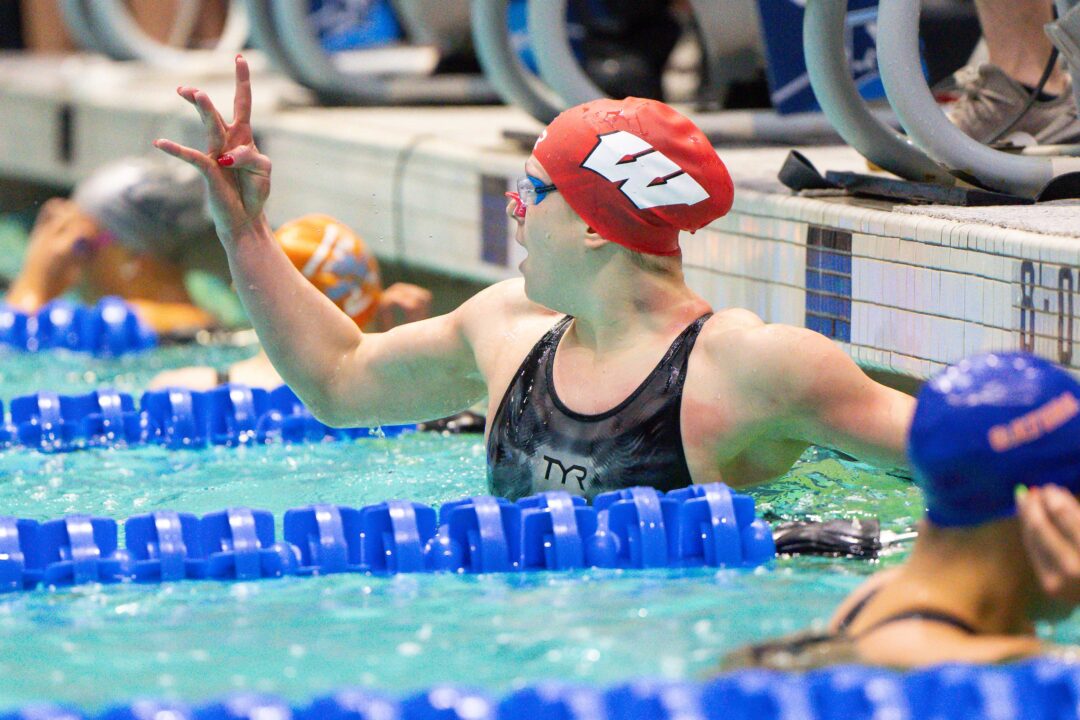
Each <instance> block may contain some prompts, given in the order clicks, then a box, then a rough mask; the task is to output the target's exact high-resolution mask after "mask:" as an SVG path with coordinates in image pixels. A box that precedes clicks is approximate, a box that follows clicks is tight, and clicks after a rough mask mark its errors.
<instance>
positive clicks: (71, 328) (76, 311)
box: [0, 297, 157, 357]
mask: <svg viewBox="0 0 1080 720" xmlns="http://www.w3.org/2000/svg"><path fill="white" fill-rule="evenodd" d="M0 345H8V346H10V347H14V348H18V349H19V350H25V351H27V352H39V351H42V350H53V349H57V348H62V349H65V350H74V351H76V352H86V353H91V354H93V355H101V356H106V357H109V356H117V355H125V354H127V353H132V352H138V351H140V350H146V349H148V348H152V347H154V346H155V345H157V335H156V334H155V333H154V331H153V330H152V329H151V328H150V327H149V326H148V325H146V324H145V323H143V322H142V321H141V320H140V319H139V316H138V315H137V314H136V312H135V309H134V308H133V307H132V306H131V305H129V304H128V303H126V302H124V301H123V300H121V299H120V298H115V297H106V298H102V299H101V300H99V301H98V304H97V305H94V306H93V307H86V306H83V305H76V304H74V303H70V302H68V301H66V300H53V301H52V302H50V303H48V304H46V305H45V306H43V307H42V308H41V309H40V310H39V311H38V312H37V313H34V314H30V315H28V314H27V313H24V312H21V311H19V310H16V309H15V308H12V307H8V306H7V305H0Z"/></svg>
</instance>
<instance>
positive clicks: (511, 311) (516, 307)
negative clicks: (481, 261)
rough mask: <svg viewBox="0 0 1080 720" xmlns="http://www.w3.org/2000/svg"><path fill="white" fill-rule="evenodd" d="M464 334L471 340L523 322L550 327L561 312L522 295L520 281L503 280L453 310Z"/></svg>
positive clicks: (523, 283) (522, 283)
mask: <svg viewBox="0 0 1080 720" xmlns="http://www.w3.org/2000/svg"><path fill="white" fill-rule="evenodd" d="M456 312H458V313H460V321H461V323H462V325H463V327H464V328H465V330H466V332H467V333H468V334H469V335H470V336H471V337H474V338H479V337H483V336H485V335H498V334H501V333H503V332H506V331H507V330H509V329H512V328H514V327H517V326H519V325H520V324H522V323H529V324H533V323H537V324H541V325H543V324H545V323H546V324H547V325H551V324H552V323H554V322H555V320H557V319H558V318H560V317H562V315H561V314H560V313H557V312H555V311H554V310H549V309H548V308H545V307H543V306H542V305H537V304H536V303H534V302H533V301H532V300H529V298H528V297H526V296H525V281H524V280H523V279H522V278H514V279H511V280H503V281H502V282H498V283H495V284H494V285H491V286H489V287H487V288H484V289H483V290H481V291H480V292H478V293H477V294H476V295H473V296H472V297H471V298H469V299H468V300H466V301H465V302H464V303H463V304H462V305H461V307H460V308H458V310H457V311H456Z"/></svg>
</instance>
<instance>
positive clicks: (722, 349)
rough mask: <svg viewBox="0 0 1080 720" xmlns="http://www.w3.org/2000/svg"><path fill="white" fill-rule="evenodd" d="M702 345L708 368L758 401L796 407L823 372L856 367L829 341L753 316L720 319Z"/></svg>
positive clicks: (738, 312)
mask: <svg viewBox="0 0 1080 720" xmlns="http://www.w3.org/2000/svg"><path fill="white" fill-rule="evenodd" d="M698 342H699V343H700V344H701V345H702V347H703V350H704V354H705V357H706V358H707V360H708V362H709V363H710V364H711V365H712V366H713V367H714V368H715V369H716V370H718V371H720V372H723V373H724V374H725V375H727V376H728V377H730V378H731V379H732V380H733V381H734V386H735V387H737V388H740V389H742V390H744V391H746V392H748V393H750V394H752V395H754V396H757V395H758V393H757V392H755V391H756V390H760V391H761V392H763V393H764V394H765V395H766V396H767V397H769V398H772V399H774V400H777V399H784V400H785V402H797V401H798V398H799V397H801V396H802V395H803V394H804V393H805V392H806V391H807V390H808V386H809V385H813V380H814V378H816V377H818V376H820V375H821V373H822V371H823V370H824V369H828V368H832V367H834V366H836V365H838V364H841V363H842V364H845V365H851V362H850V359H849V358H848V357H847V355H845V354H844V352H843V350H842V349H840V346H839V345H837V344H836V343H835V342H834V341H833V340H831V339H829V338H827V337H825V336H824V335H822V334H820V333H817V332H814V331H813V330H808V329H806V328H802V327H796V326H794V325H785V324H783V323H766V322H764V321H763V320H762V319H761V318H759V317H758V316H757V315H755V314H754V313H752V312H750V311H749V310H742V309H732V310H724V311H722V312H719V313H717V314H716V315H714V316H713V317H712V318H710V319H709V321H708V322H707V323H705V326H704V327H703V328H702V333H701V336H700V337H699V340H698Z"/></svg>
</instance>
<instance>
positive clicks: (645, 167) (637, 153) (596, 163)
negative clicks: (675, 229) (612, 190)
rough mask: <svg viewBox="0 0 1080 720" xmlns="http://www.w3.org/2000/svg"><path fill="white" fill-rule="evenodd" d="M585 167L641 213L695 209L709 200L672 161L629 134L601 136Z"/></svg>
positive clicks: (694, 181) (707, 195) (621, 132)
mask: <svg viewBox="0 0 1080 720" xmlns="http://www.w3.org/2000/svg"><path fill="white" fill-rule="evenodd" d="M581 166H582V167H584V168H588V169H589V170H592V171H593V172H595V173H597V174H599V175H600V176H602V177H604V178H607V179H608V180H610V181H611V182H613V183H615V184H616V185H618V186H619V190H620V191H622V194H623V195H625V196H626V197H628V198H629V199H630V202H632V203H634V205H635V206H636V207H637V208H638V210H648V209H649V208H653V207H660V206H662V205H694V204H695V203H699V202H701V201H702V200H705V199H707V198H708V197H709V193H707V192H706V191H705V188H703V187H701V185H699V184H698V182H697V180H695V179H694V178H692V177H690V176H689V175H688V174H687V173H686V171H685V170H683V169H682V168H681V167H679V166H678V165H677V164H675V162H673V161H672V160H671V158H669V157H668V156H667V155H664V153H662V152H660V151H659V150H657V149H656V148H654V147H653V146H652V145H650V144H649V143H647V142H645V141H644V140H642V139H641V138H639V137H638V136H637V135H634V134H633V133H628V132H626V131H625V130H619V131H617V132H613V133H608V134H607V135H601V136H600V142H598V143H597V145H596V147H595V148H593V151H592V152H591V153H589V157H587V158H585V162H583V163H582V164H581Z"/></svg>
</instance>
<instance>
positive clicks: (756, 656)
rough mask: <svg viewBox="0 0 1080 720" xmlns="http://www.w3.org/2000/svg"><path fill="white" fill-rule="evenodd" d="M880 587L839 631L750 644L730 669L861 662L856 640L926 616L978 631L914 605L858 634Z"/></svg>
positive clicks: (966, 630)
mask: <svg viewBox="0 0 1080 720" xmlns="http://www.w3.org/2000/svg"><path fill="white" fill-rule="evenodd" d="M875 594H877V590H874V591H873V592H869V593H867V594H866V595H865V596H863V597H862V598H861V599H860V600H859V602H857V603H855V606H854V607H853V608H851V610H850V611H848V613H847V615H845V616H844V617H843V618H842V619H841V620H840V622H839V623H838V624H837V626H836V631H835V632H813V631H807V632H800V633H796V634H794V635H789V636H787V637H783V638H779V639H777V640H770V641H768V642H763V643H758V644H756V645H749V646H746V647H743V648H740V649H739V650H736V651H734V652H732V653H730V654H729V655H728V656H727V658H726V659H725V666H726V668H727V669H733V668H738V667H767V668H774V669H781V670H809V669H812V668H816V667H823V666H825V665H833V664H837V663H840V664H843V663H851V662H860V661H861V659H860V658H859V655H858V653H857V651H856V650H855V641H856V640H858V639H859V638H861V637H863V636H865V635H868V634H869V633H871V632H873V631H875V630H878V629H880V628H882V627H884V626H886V625H891V624H892V623H896V622H901V621H903V620H925V621H927V622H936V623H941V624H943V625H948V626H950V627H953V628H956V629H957V630H959V631H960V632H962V633H964V634H965V635H978V634H979V633H978V631H977V630H976V629H975V628H974V627H972V626H971V624H970V623H968V622H967V621H966V620H963V619H961V618H958V617H956V616H955V615H953V614H951V613H948V612H945V611H943V610H936V609H934V608H911V609H910V610H903V611H901V612H898V613H896V614H895V615H889V616H888V617H885V618H882V619H881V620H878V621H877V622H876V623H874V624H872V625H871V626H870V627H868V628H866V629H865V630H863V631H862V632H860V633H859V634H858V635H852V634H850V633H849V632H848V628H850V627H851V624H852V623H853V622H855V618H857V617H858V616H859V613H861V612H862V610H863V608H865V607H866V604H867V603H868V602H870V599H871V598H873V597H874V595H875Z"/></svg>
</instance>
